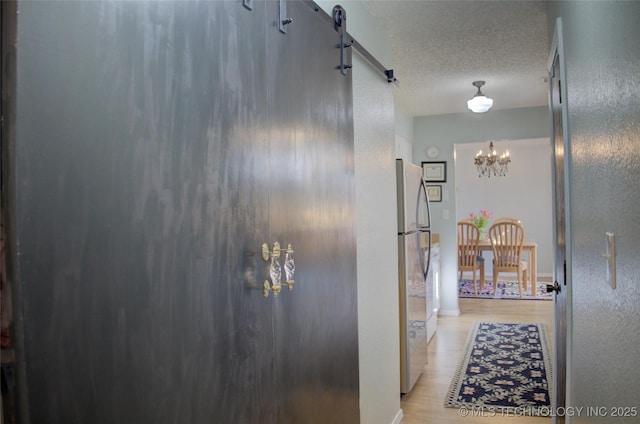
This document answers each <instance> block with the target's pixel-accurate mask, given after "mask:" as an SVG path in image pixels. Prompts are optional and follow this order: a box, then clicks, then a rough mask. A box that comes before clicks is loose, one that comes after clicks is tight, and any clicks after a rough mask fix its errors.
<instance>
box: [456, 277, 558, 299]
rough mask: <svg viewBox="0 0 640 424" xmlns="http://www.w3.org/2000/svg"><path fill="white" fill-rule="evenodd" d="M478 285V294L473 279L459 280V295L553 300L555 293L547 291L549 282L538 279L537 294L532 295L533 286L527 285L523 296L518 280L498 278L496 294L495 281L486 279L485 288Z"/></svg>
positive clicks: (484, 297) (478, 283)
mask: <svg viewBox="0 0 640 424" xmlns="http://www.w3.org/2000/svg"><path fill="white" fill-rule="evenodd" d="M476 284H477V285H478V295H477V296H476V295H475V293H474V291H473V280H461V281H458V296H459V297H470V298H478V299H528V300H553V293H547V291H546V287H547V283H546V282H544V281H542V282H540V281H538V287H537V290H536V294H535V295H532V293H531V286H530V285H529V286H527V290H522V298H521V297H520V295H519V294H518V281H502V280H498V289H497V290H496V295H495V296H494V295H493V281H492V280H485V282H484V288H481V287H480V282H479V281H478V282H477V283H476Z"/></svg>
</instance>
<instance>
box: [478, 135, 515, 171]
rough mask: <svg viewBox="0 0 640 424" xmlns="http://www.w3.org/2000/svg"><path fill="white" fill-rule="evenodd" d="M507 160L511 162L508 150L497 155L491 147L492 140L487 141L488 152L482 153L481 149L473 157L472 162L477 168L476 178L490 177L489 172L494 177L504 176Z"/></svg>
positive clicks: (507, 164)
mask: <svg viewBox="0 0 640 424" xmlns="http://www.w3.org/2000/svg"><path fill="white" fill-rule="evenodd" d="M509 162H511V158H510V157H509V151H508V150H507V151H506V152H504V153H503V154H501V155H500V156H498V153H496V149H495V148H494V147H493V142H490V143H489V153H487V154H486V155H483V154H482V150H480V151H479V152H478V153H477V154H476V157H475V158H474V159H473V163H474V164H475V166H476V168H477V169H478V178H481V177H482V176H486V177H487V178H491V174H493V175H494V176H495V177H504V176H505V175H507V172H508V171H509Z"/></svg>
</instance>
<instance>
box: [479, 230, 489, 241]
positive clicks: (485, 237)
mask: <svg viewBox="0 0 640 424" xmlns="http://www.w3.org/2000/svg"><path fill="white" fill-rule="evenodd" d="M480 240H489V234H487V229H486V228H485V227H482V228H480Z"/></svg>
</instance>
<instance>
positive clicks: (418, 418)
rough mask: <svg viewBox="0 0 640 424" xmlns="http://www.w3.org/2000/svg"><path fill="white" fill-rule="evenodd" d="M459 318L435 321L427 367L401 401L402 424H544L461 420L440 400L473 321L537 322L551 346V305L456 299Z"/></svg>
mask: <svg viewBox="0 0 640 424" xmlns="http://www.w3.org/2000/svg"><path fill="white" fill-rule="evenodd" d="M460 312H461V314H460V316H457V317H439V318H438V332H437V333H436V334H435V336H434V338H433V339H432V341H431V343H430V344H429V363H428V364H427V366H426V367H425V369H424V371H423V373H422V376H421V377H420V378H419V379H418V382H417V383H416V385H415V386H414V388H413V390H412V391H411V393H409V394H408V395H406V396H404V397H403V398H402V402H401V403H402V410H403V414H404V418H403V420H402V423H403V424H424V423H430V422H437V423H442V424H458V423H466V424H469V423H491V424H501V423H513V422H514V421H516V420H517V422H518V424H530V423H531V424H545V423H550V422H551V418H544V417H507V416H505V417H500V416H496V417H477V416H476V417H471V416H468V417H462V416H461V415H460V413H459V411H458V410H457V409H453V408H445V407H444V406H443V405H444V399H445V395H446V392H447V390H448V388H449V384H450V383H451V379H452V377H453V374H454V373H455V370H456V366H457V365H458V362H459V360H460V359H461V355H462V351H463V348H464V344H465V342H466V340H467V335H468V333H469V330H470V329H471V325H472V323H473V322H474V321H479V320H484V321H496V322H540V323H544V324H545V326H546V327H547V334H548V337H549V346H550V348H552V346H553V302H549V301H531V300H484V299H460Z"/></svg>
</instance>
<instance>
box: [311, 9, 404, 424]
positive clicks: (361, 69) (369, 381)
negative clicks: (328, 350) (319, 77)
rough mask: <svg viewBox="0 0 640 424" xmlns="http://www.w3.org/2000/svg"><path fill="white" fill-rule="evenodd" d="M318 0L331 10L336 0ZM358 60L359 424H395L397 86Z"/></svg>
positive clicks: (377, 36) (351, 15)
mask: <svg viewBox="0 0 640 424" xmlns="http://www.w3.org/2000/svg"><path fill="white" fill-rule="evenodd" d="M318 4H319V5H320V6H321V7H322V8H323V9H324V10H325V11H327V12H328V13H331V10H332V9H333V6H334V5H335V4H336V3H335V2H326V1H322V2H318ZM340 4H341V5H342V7H344V9H345V10H346V12H347V31H348V32H349V33H350V34H351V35H352V36H353V37H355V38H356V40H358V42H360V43H361V44H362V45H363V46H365V47H366V48H367V50H368V51H369V52H370V53H372V54H373V55H374V56H375V57H376V58H377V59H378V60H379V61H380V62H381V63H384V64H387V63H389V60H390V58H391V42H390V39H389V38H388V37H387V36H386V35H385V32H384V31H383V30H382V28H381V27H380V26H379V25H378V24H377V22H376V21H375V20H373V18H372V17H371V15H370V14H369V13H368V9H366V8H365V7H364V6H363V4H362V2H360V1H344V2H341V3H340ZM352 63H353V68H352V70H351V72H352V75H353V106H354V107H353V121H354V136H355V169H356V206H357V210H358V212H357V248H358V252H357V261H358V267H357V271H358V348H359V367H360V422H361V423H365V424H391V423H399V422H400V420H401V418H402V410H401V409H400V334H399V329H398V323H399V294H398V268H397V257H398V245H397V212H396V183H395V179H396V176H395V157H396V151H395V135H394V105H393V87H394V86H393V85H391V84H389V83H387V82H386V79H384V78H383V77H382V76H381V75H380V74H378V73H377V72H376V71H374V70H373V69H372V68H371V67H370V66H369V65H368V64H367V63H366V62H365V61H364V60H363V59H362V58H361V57H359V56H358V54H357V53H355V52H354V54H353V61H352ZM389 66H390V65H389ZM381 253H383V256H381Z"/></svg>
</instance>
